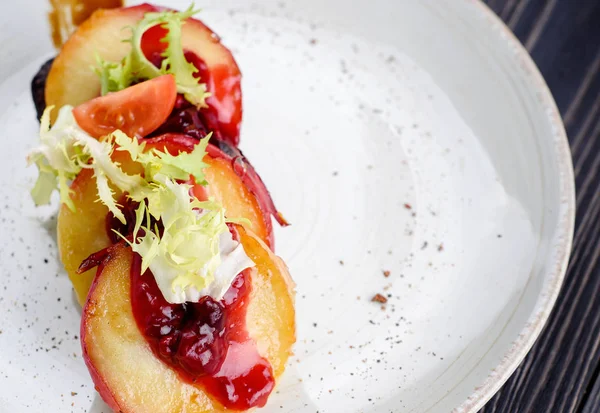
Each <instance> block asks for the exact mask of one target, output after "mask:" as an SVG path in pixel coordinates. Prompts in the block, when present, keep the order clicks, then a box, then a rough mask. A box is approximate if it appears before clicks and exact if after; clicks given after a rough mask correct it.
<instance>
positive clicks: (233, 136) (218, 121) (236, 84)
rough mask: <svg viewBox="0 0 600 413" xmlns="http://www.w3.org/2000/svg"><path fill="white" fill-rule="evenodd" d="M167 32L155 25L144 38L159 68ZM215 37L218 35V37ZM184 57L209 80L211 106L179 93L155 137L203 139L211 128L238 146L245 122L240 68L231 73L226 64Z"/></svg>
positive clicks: (144, 47)
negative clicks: (198, 104)
mask: <svg viewBox="0 0 600 413" xmlns="http://www.w3.org/2000/svg"><path fill="white" fill-rule="evenodd" d="M196 23H197V24H202V23H199V22H196ZM166 34H167V31H166V29H164V28H162V27H160V26H155V27H152V28H151V29H149V30H148V31H146V33H144V36H143V37H142V51H143V52H144V55H145V56H146V58H147V59H148V60H150V61H151V62H152V63H153V64H154V65H155V66H156V67H160V66H161V64H162V61H163V59H164V57H163V56H162V53H163V52H164V50H165V48H166V44H165V43H163V42H161V41H160V40H161V39H162V38H163V37H164V36H165V35H166ZM215 39H218V37H216V36H215ZM216 41H218V40H216ZM185 58H186V60H187V61H188V62H190V63H192V64H193V65H194V66H195V67H196V69H198V72H197V73H196V74H195V77H197V78H199V79H201V81H202V82H203V83H206V88H207V90H208V92H210V93H211V96H210V97H208V98H207V99H206V104H207V105H208V107H206V108H202V109H201V110H198V109H196V108H195V107H194V106H193V105H192V104H191V103H189V102H187V101H186V100H185V99H183V97H181V96H180V99H179V100H178V102H177V104H176V105H175V109H174V110H173V112H172V114H171V116H170V117H169V118H168V119H167V121H166V122H165V124H164V125H163V126H162V127H161V128H160V129H159V130H158V131H156V132H155V133H154V134H153V136H158V135H161V134H163V133H168V132H171V133H186V134H188V135H190V136H192V137H194V138H196V139H201V138H203V137H204V136H206V135H207V134H208V132H210V131H212V132H213V134H214V136H215V137H216V138H217V139H221V140H224V141H227V142H229V143H230V144H232V145H233V146H237V145H238V144H239V136H240V127H241V123H242V110H241V108H242V92H241V75H240V74H239V72H237V69H236V72H237V73H235V74H232V71H231V68H230V67H228V66H227V65H221V66H216V67H212V68H210V69H209V67H208V66H207V64H206V63H205V61H204V60H203V59H202V58H200V57H199V56H198V55H197V54H195V53H193V52H191V51H185Z"/></svg>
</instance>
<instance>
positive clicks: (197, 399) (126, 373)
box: [81, 228, 295, 413]
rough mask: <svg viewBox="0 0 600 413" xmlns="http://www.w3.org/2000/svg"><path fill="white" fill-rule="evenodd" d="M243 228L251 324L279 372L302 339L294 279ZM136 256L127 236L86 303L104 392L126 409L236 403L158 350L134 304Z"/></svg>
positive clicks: (89, 352) (215, 407)
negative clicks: (185, 375) (219, 398)
mask: <svg viewBox="0 0 600 413" xmlns="http://www.w3.org/2000/svg"><path fill="white" fill-rule="evenodd" d="M239 233H240V241H241V242H242V244H243V245H244V248H245V249H246V252H247V253H248V255H249V256H250V257H251V258H252V259H253V260H254V262H255V263H256V270H254V271H253V275H252V292H251V295H250V303H249V305H248V310H247V311H248V312H247V319H246V322H247V328H248V332H249V333H250V337H251V338H252V339H254V340H255V341H256V344H257V348H258V350H259V352H260V353H261V355H262V356H263V357H265V358H266V359H267V360H268V361H269V362H270V364H271V366H272V368H273V372H274V375H275V377H276V378H277V377H279V376H280V375H281V374H282V373H283V370H284V368H285V363H286V361H287V359H288V357H289V355H290V349H291V346H292V344H293V343H294V342H295V313H294V298H293V291H292V290H293V285H292V282H291V279H290V277H289V274H288V272H287V269H286V267H285V264H283V262H282V261H281V260H280V259H279V258H278V257H276V256H275V255H274V254H273V253H272V252H271V251H270V250H269V248H267V247H266V245H265V244H264V243H263V242H262V241H261V240H260V239H259V238H258V237H256V236H254V235H252V234H251V233H250V232H247V231H245V230H244V229H243V228H239ZM132 256H133V255H132V252H131V250H130V249H129V248H128V247H126V246H124V245H123V244H116V245H114V246H113V247H111V251H110V253H109V257H108V258H107V259H106V261H104V262H103V264H102V265H101V266H100V268H99V269H98V274H97V276H96V278H95V280H94V284H93V285H92V288H91V290H90V295H89V297H88V300H87V303H86V305H85V307H84V310H83V316H82V321H81V341H82V347H83V354H84V359H85V362H86V364H87V366H88V369H89V370H90V374H91V376H92V379H93V381H94V383H95V385H96V388H97V390H98V392H99V393H100V395H101V396H102V398H103V399H104V401H106V402H107V403H108V404H109V405H110V406H111V407H112V408H113V409H114V410H115V411H118V412H123V413H134V412H135V413H145V412H147V413H163V412H164V413H172V412H184V411H185V412H187V413H208V412H217V413H218V412H225V411H232V410H228V409H225V408H224V407H223V406H221V405H220V404H219V403H218V402H216V401H214V400H213V399H212V398H211V397H209V395H208V394H207V393H206V392H205V391H204V390H203V388H202V387H200V386H199V385H192V384H189V383H187V382H185V381H184V380H183V379H182V378H181V377H180V376H179V375H178V374H177V373H176V372H175V371H174V370H172V369H171V368H170V367H168V366H167V365H166V364H165V363H163V362H162V361H161V360H159V359H158V358H157V357H156V356H155V355H154V353H153V352H152V350H151V348H150V346H149V344H148V342H147V341H146V339H145V338H144V337H143V335H142V334H141V333H140V331H139V329H138V326H137V324H136V321H135V319H134V315H133V312H132V308H131V298H130V288H131V279H130V269H131V265H132Z"/></svg>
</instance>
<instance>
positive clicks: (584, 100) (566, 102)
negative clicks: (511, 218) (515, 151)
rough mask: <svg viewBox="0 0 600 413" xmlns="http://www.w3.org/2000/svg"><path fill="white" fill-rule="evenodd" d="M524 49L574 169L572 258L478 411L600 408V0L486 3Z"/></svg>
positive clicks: (555, 412) (542, 412)
mask: <svg viewBox="0 0 600 413" xmlns="http://www.w3.org/2000/svg"><path fill="white" fill-rule="evenodd" d="M485 2H486V3H487V4H488V5H489V6H490V7H491V8H492V9H493V10H494V11H495V12H496V13H497V14H498V15H499V16H500V17H501V18H502V20H504V22H505V23H506V24H507V25H508V26H509V27H510V28H511V29H512V30H513V32H514V33H515V34H516V35H517V37H518V38H519V39H520V40H521V42H522V43H523V44H524V45H525V47H527V49H528V50H529V53H531V55H532V57H533V59H534V60H535V62H536V63H537V65H538V67H539V68H540V71H541V72H542V74H543V75H544V78H545V79H546V82H547V83H548V86H550V89H551V90H552V93H553V94H554V99H555V100H556V103H557V105H558V108H559V109H560V112H561V114H562V116H563V119H564V122H565V127H566V129H567V134H568V136H569V141H570V144H571V152H572V155H573V166H574V168H575V180H576V185H577V218H576V229H575V240H574V243H573V252H572V254H571V263H570V265H569V269H568V272H567V276H566V278H565V282H564V284H563V287H562V290H561V293H560V295H559V297H558V301H557V302H556V306H555V308H554V310H553V312H552V315H551V316H550V319H549V320H548V323H547V325H546V327H545V329H544V331H543V332H542V334H541V336H540V338H539V339H538V340H537V342H536V344H535V346H534V347H533V349H532V350H531V352H530V353H529V355H528V356H527V357H526V358H525V360H524V361H523V363H522V364H521V366H520V367H519V368H518V369H517V371H516V372H515V373H514V374H513V375H512V377H511V378H510V379H509V380H508V382H507V383H506V384H505V385H504V387H502V389H501V390H500V392H498V394H497V395H496V396H495V397H494V398H493V399H492V400H490V401H489V402H488V404H487V405H486V406H485V407H484V408H483V409H482V410H481V413H521V412H536V413H538V412H539V413H563V412H582V413H599V412H600V261H599V258H600V190H599V189H600V0H485Z"/></svg>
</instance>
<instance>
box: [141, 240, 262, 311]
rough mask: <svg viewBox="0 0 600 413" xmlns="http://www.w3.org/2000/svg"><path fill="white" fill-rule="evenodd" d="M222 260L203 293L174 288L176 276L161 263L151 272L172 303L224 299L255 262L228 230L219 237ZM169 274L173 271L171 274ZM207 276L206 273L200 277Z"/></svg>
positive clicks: (189, 287) (153, 263) (155, 262)
mask: <svg viewBox="0 0 600 413" xmlns="http://www.w3.org/2000/svg"><path fill="white" fill-rule="evenodd" d="M219 258H220V261H221V262H220V264H219V265H218V267H217V269H216V271H215V274H214V280H213V281H212V282H211V283H210V284H209V285H208V286H206V287H205V288H203V289H202V290H201V291H198V289H197V288H196V287H194V286H186V287H185V288H183V289H182V288H181V287H178V286H176V287H173V284H172V282H173V280H174V279H175V278H176V276H177V275H176V274H165V267H164V266H163V265H160V262H159V261H158V260H157V261H153V262H151V263H150V266H149V268H150V270H151V271H152V273H153V274H154V277H155V279H156V281H157V284H158V288H159V289H160V291H161V292H162V294H163V296H164V297H165V300H167V301H168V302H169V303H171V304H183V303H185V302H191V303H197V302H198V301H200V298H202V297H204V296H210V297H211V298H213V299H214V300H217V301H219V300H221V299H222V298H223V296H224V295H225V293H226V292H227V290H228V289H229V287H230V286H231V284H232V283H233V280H234V279H235V277H236V276H237V275H238V274H239V273H240V272H242V271H244V270H245V269H247V268H252V267H254V265H255V264H254V262H253V261H252V260H251V259H250V257H248V255H247V254H246V251H245V250H244V247H243V245H242V244H241V243H240V242H238V241H236V240H234V239H233V235H232V234H231V232H229V231H226V232H223V233H222V234H220V235H219ZM169 272H170V271H169ZM200 275H202V276H203V275H204V274H200Z"/></svg>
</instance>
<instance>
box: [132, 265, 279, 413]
mask: <svg viewBox="0 0 600 413" xmlns="http://www.w3.org/2000/svg"><path fill="white" fill-rule="evenodd" d="M251 290H252V285H251V271H250V270H245V271H243V272H242V273H240V274H239V275H238V276H237V277H236V278H235V280H234V282H233V284H232V285H231V287H230V288H229V290H228V291H227V293H226V294H225V296H224V297H223V299H222V300H221V301H215V300H213V299H212V298H210V297H203V298H202V299H200V301H199V302H198V303H186V304H170V303H168V302H167V301H166V300H165V299H164V297H163V295H162V293H161V292H160V290H159V288H158V285H157V284H156V281H155V279H154V276H153V275H152V273H151V272H150V271H149V270H147V271H146V272H145V273H144V274H141V258H140V256H139V255H137V254H135V256H134V260H133V265H132V268H131V306H132V310H133V314H134V317H135V320H136V322H137V324H138V327H139V329H140V331H141V332H142V334H143V335H144V336H145V338H146V340H147V342H148V343H149V344H150V347H151V348H152V351H153V352H154V354H155V355H156V356H157V357H159V358H160V359H161V360H162V361H163V362H165V363H166V364H167V365H169V366H170V367H171V368H172V369H174V370H175V371H176V372H177V373H178V374H179V376H180V377H181V378H182V379H184V380H185V381H187V382H188V383H191V384H195V385H200V386H202V387H203V388H204V389H205V390H206V391H207V392H208V393H209V394H210V395H211V396H212V397H213V398H215V399H216V400H217V401H218V402H219V403H221V404H222V405H223V406H225V407H226V408H228V409H236V410H247V409H250V408H252V407H262V406H264V405H265V403H266V402H267V398H268V396H269V394H270V393H271V391H272V390H273V388H274V386H275V379H274V377H273V370H272V368H271V365H270V363H269V362H268V360H266V359H265V358H263V357H261V356H260V354H259V353H258V350H257V348H256V344H255V342H254V341H253V340H252V339H251V338H250V337H249V335H248V331H247V329H246V309H247V306H248V302H249V298H250V297H249V296H250V292H251Z"/></svg>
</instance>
